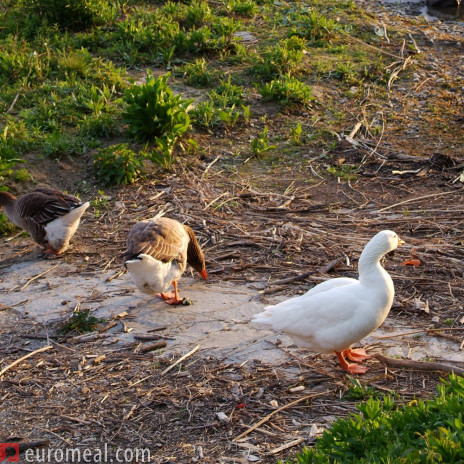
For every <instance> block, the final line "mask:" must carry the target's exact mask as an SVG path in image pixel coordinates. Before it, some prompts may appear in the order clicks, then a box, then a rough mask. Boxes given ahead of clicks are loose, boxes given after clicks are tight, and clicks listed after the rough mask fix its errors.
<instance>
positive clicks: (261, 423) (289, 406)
mask: <svg viewBox="0 0 464 464" xmlns="http://www.w3.org/2000/svg"><path fill="white" fill-rule="evenodd" d="M326 394H327V392H321V393H314V394H312V395H306V396H303V397H302V398H298V399H297V400H295V401H292V402H291V403H288V404H286V405H284V406H282V407H280V408H279V409H276V410H275V411H272V412H271V414H268V415H267V416H266V417H264V418H263V419H261V420H260V421H258V422H256V424H255V425H252V426H251V427H250V428H249V429H247V430H245V432H243V433H241V434H240V435H239V436H238V437H235V438H234V439H233V440H232V441H238V440H240V439H242V438H243V437H246V436H247V435H248V434H249V433H251V432H253V430H255V429H256V428H257V427H259V426H260V425H263V424H264V423H265V422H267V421H268V420H269V419H270V418H271V417H273V416H275V415H276V414H277V413H279V412H281V411H283V410H284V409H288V408H291V407H292V406H295V404H298V403H301V402H302V401H305V400H309V399H311V398H315V397H316V396H321V395H326Z"/></svg>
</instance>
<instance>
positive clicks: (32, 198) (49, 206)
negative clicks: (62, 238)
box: [15, 188, 82, 225]
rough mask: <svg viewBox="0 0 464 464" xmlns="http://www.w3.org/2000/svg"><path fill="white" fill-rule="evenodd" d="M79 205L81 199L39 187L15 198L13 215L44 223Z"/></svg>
mask: <svg viewBox="0 0 464 464" xmlns="http://www.w3.org/2000/svg"><path fill="white" fill-rule="evenodd" d="M81 205H82V203H81V201H80V200H79V199H78V198H76V197H74V196H72V195H67V194H64V193H62V192H60V191H58V190H54V189H49V188H40V189H37V190H34V191H33V192H30V193H26V194H25V195H22V196H21V197H19V198H18V199H17V200H16V205H15V215H16V216H19V217H20V218H24V219H26V218H28V219H30V220H32V221H34V222H35V223H37V224H42V225H45V224H48V223H49V222H51V221H53V220H54V219H56V218H58V217H60V216H64V215H65V214H68V213H69V212H70V211H71V210H73V209H74V208H77V207H79V206H81Z"/></svg>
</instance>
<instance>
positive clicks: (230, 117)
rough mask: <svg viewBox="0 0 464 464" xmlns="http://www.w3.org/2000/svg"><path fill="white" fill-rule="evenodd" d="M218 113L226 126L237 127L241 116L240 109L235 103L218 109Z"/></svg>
mask: <svg viewBox="0 0 464 464" xmlns="http://www.w3.org/2000/svg"><path fill="white" fill-rule="evenodd" d="M217 115H218V118H219V119H220V120H221V121H222V122H223V123H224V125H225V126H226V127H230V128H232V127H235V125H236V124H237V122H238V120H239V118H240V111H238V110H236V109H235V105H232V106H231V107H226V108H223V109H221V110H218V112H217Z"/></svg>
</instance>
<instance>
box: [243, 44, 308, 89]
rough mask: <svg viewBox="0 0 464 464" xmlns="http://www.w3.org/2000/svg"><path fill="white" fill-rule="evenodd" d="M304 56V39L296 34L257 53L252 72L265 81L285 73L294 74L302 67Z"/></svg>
mask: <svg viewBox="0 0 464 464" xmlns="http://www.w3.org/2000/svg"><path fill="white" fill-rule="evenodd" d="M303 57H304V40H302V39H300V38H299V37H296V36H294V37H291V38H289V39H285V40H283V41H282V42H280V43H279V44H278V45H276V46H274V47H268V48H266V49H265V50H264V52H263V53H262V54H260V55H256V56H255V57H254V63H253V66H252V67H251V69H250V72H251V74H253V75H255V76H257V77H259V78H260V79H262V80H263V81H270V80H271V79H275V78H277V77H279V76H282V75H284V74H285V75H288V76H294V75H295V74H298V72H299V71H300V69H301V64H302V61H303Z"/></svg>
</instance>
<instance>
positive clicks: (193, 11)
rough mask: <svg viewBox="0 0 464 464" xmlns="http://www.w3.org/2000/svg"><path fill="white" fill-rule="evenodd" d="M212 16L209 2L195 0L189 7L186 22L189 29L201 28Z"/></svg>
mask: <svg viewBox="0 0 464 464" xmlns="http://www.w3.org/2000/svg"><path fill="white" fill-rule="evenodd" d="M210 17H211V8H210V6H209V5H208V2H205V1H197V0H193V1H192V2H191V3H190V5H189V6H188V7H187V10H186V13H185V18H184V23H185V26H186V27H187V29H192V28H194V27H195V28H199V27H200V26H203V25H204V24H206V23H207V22H208V21H209V19H210Z"/></svg>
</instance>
